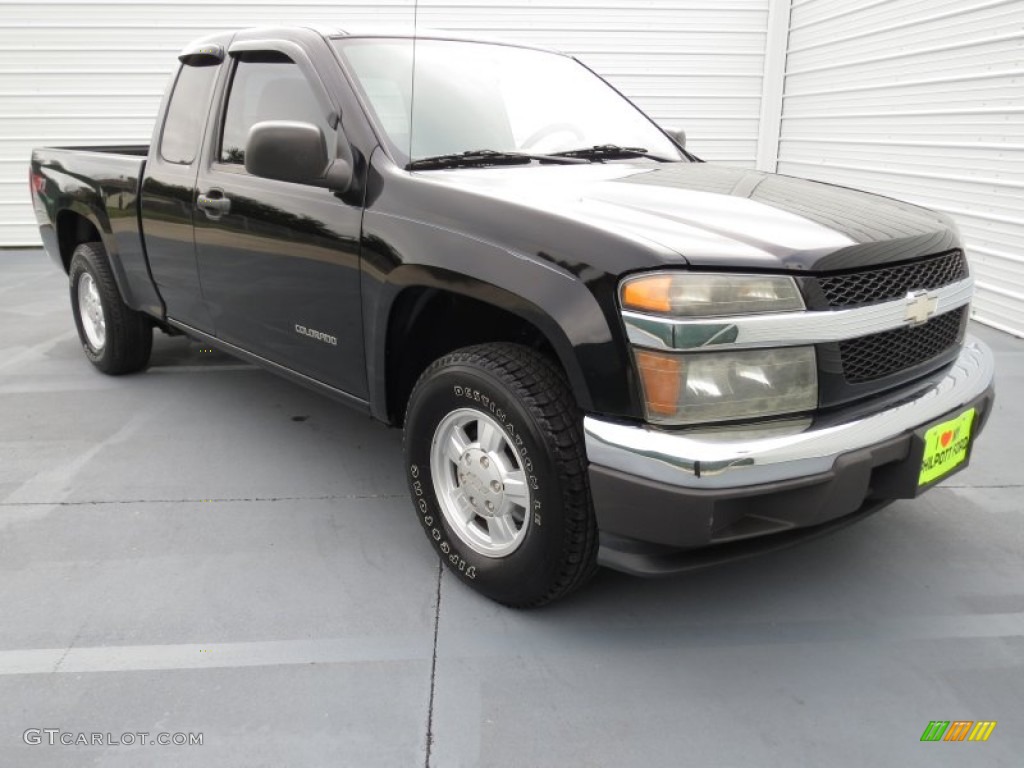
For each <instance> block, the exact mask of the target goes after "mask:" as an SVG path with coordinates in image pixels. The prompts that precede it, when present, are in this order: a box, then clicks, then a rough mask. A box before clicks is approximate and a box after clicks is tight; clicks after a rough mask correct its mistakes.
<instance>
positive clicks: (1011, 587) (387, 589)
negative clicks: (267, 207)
mask: <svg viewBox="0 0 1024 768" xmlns="http://www.w3.org/2000/svg"><path fill="white" fill-rule="evenodd" d="M974 332H976V333H978V334H979V335H980V336H982V337H983V338H985V339H986V340H987V341H988V342H989V343H990V344H992V345H993V346H994V347H995V349H996V350H997V353H998V356H999V369H998V371H999V372H998V376H999V387H1000V397H999V399H998V401H997V405H996V410H995V413H994V416H993V418H992V419H991V421H990V423H989V427H988V430H987V432H986V434H985V435H984V437H983V439H982V440H981V441H980V442H979V443H978V446H977V449H976V450H975V453H974V460H973V465H972V466H971V467H970V468H969V469H968V470H967V471H965V472H963V473H961V474H959V475H957V476H956V477H955V478H953V479H951V481H950V482H948V483H947V484H946V485H945V486H943V487H941V488H939V489H937V490H935V491H932V492H931V493H929V494H927V495H926V496H925V497H923V498H921V499H919V500H917V501H915V502H913V503H898V504H896V505H894V506H892V507H890V508H889V509H887V510H886V511H884V512H882V513H880V514H878V515H876V516H874V517H873V518H870V519H868V520H867V521H865V522H863V523H860V524H858V525H856V526H853V527H852V528H849V529H846V530H844V531H842V532H840V533H838V534H836V535H834V536H832V537H828V538H826V539H823V540H819V541H816V542H812V543H809V544H807V545H805V546H802V547H799V548H795V549H791V550H788V551H785V552H779V553H776V554H771V555H766V556H763V557H760V558H757V559H753V560H748V561H745V562H741V563H738V564H734V565H729V566H722V567H718V568H715V569H712V570H706V571H703V572H698V573H693V574H689V575H684V576H682V577H679V578H673V579H668V580H661V581H644V580H637V579H632V578H629V577H625V576H622V575H618V574H615V573H611V572H603V573H602V574H601V575H600V576H599V577H598V578H597V579H596V581H595V583H593V584H592V585H591V586H590V587H589V588H588V589H586V590H585V591H584V592H582V593H580V594H578V595H576V596H574V597H573V598H571V599H569V600H567V601H565V602H562V603H560V604H557V605H555V606H551V607H549V608H547V609H544V610H539V611H533V612H516V611H511V610H507V609H504V608H501V607H499V606H496V605H494V604H492V603H490V602H488V601H486V600H484V599H483V598H480V597H477V596H476V595H475V594H474V593H472V592H470V591H469V590H467V589H466V588H464V587H463V586H462V585H461V584H459V583H458V582H457V581H455V579H453V578H452V577H450V576H449V575H448V574H447V573H444V572H443V571H441V570H439V566H438V562H437V559H436V558H435V557H434V556H433V554H432V550H431V548H430V547H429V546H428V544H427V542H426V541H425V539H424V537H423V533H422V532H421V529H420V526H419V525H418V524H417V522H416V520H415V518H414V516H413V513H412V510H411V507H410V503H409V501H408V500H407V498H406V490H405V485H404V479H403V475H402V471H401V459H400V435H399V434H398V433H397V432H395V431H390V430H387V429H385V428H383V427H381V426H379V425H375V424H373V423H371V422H369V421H368V420H366V419H365V418H364V417H361V416H359V415H357V414H355V413H354V412H350V411H348V410H347V409H345V408H344V407H343V406H340V405H337V404H335V403H333V402H331V401H329V400H326V399H324V398H322V397H320V396H317V395H315V394H312V393H310V392H307V391H306V390H304V389H302V388H299V387H297V386H294V385H292V384H289V383H287V382H285V381H284V380H281V379H278V378H276V377H274V376H273V375H271V374H269V373H265V372H263V371H261V370H258V369H256V368H253V367H250V366H248V365H244V364H241V363H237V362H235V361H233V360H231V359H229V358H226V357H223V356H221V355H219V354H215V353H214V354H211V353H203V352H201V351H200V348H199V346H198V345H196V344H193V343H190V342H188V341H186V340H183V339H168V338H166V337H163V336H162V335H158V336H157V340H156V348H155V353H154V356H153V365H152V367H151V368H150V369H149V371H147V372H146V373H145V374H142V375H137V376H130V377H123V378H108V377H105V376H102V375H101V374H99V373H96V372H95V371H94V370H93V369H92V368H91V366H90V365H89V364H88V363H87V362H86V360H85V357H84V356H83V355H82V353H81V349H80V347H79V344H78V341H77V338H76V336H75V332H74V327H73V324H72V321H71V316H70V312H69V309H68V299H67V291H66V288H65V278H64V276H63V275H62V274H61V273H60V272H59V270H57V269H56V268H55V267H54V266H53V265H52V263H51V262H50V261H49V260H48V258H46V257H45V256H44V255H43V254H42V253H41V252H38V251H26V252H11V251H7V252H0V723H3V727H2V729H0V766H19V767H20V766H36V765H58V766H87V765H102V766H133V767H134V766H139V765H147V766H149V765H153V766H165V765H182V766H203V765H217V766H239V767H241V768H255V767H256V766H274V767H275V768H278V767H279V766H328V765H329V766H359V767H362V766H378V765H381V766H416V765H424V763H425V761H426V760H427V750H428V748H429V750H430V751H429V763H430V765H435V766H442V767H445V766H476V765H488V766H577V765H586V766H605V765H606V766H663V765H664V766H669V765H671V766H677V765H694V766H765V765H786V766H804V765H806V766H815V767H817V766H830V767H831V766H846V765H849V766H858V768H860V767H861V766H867V765H872V766H874V765H878V766H901V767H902V766H944V765H950V766H954V765H955V766H965V765H971V766H997V765H1005V766H1020V765H1021V755H1024V557H1022V555H1024V518H1022V514H1021V512H1022V506H1024V505H1022V502H1021V496H1022V492H1024V477H1022V474H1021V471H1020V468H1019V467H1020V447H1021V440H1020V434H1019V433H1020V429H1021V426H1022V425H1024V419H1022V415H1024V402H1022V399H1021V397H1020V396H1019V393H1020V392H1021V391H1022V386H1024V343H1022V342H1021V341H1019V340H1016V339H1013V338H1011V337H1009V336H1007V335H1004V334H1000V333H997V332H994V331H991V330H989V329H986V328H982V327H977V328H974ZM930 720H996V721H998V723H999V724H998V726H997V727H996V729H995V731H994V732H993V734H992V736H991V738H990V740H989V741H988V742H987V743H983V744H979V743H921V742H920V741H919V739H920V737H921V734H922V732H923V731H924V729H925V726H926V725H927V724H928V722H929V721H930ZM29 728H38V729H44V728H51V729H52V728H59V729H61V730H62V731H64V732H68V733H71V734H77V733H79V732H85V733H92V732H98V733H102V734H106V733H107V732H109V733H110V734H111V735H112V736H113V737H114V738H115V739H116V738H119V737H120V735H121V734H122V733H124V732H139V731H146V732H150V734H152V735H153V736H155V734H156V733H158V732H168V733H174V732H202V734H203V744H202V746H148V745H147V746H59V745H55V746H48V745H46V744H45V743H44V744H42V745H26V744H25V743H24V742H23V733H24V731H25V730H26V729H29ZM42 738H44V739H45V738H46V736H45V735H43V737H42ZM104 738H105V736H104ZM151 738H152V736H151ZM428 745H429V747H428Z"/></svg>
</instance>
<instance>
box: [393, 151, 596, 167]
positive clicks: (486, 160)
mask: <svg viewBox="0 0 1024 768" xmlns="http://www.w3.org/2000/svg"><path fill="white" fill-rule="evenodd" d="M534 160H536V161H538V162H541V163H563V164H568V163H578V162H585V161H581V160H578V159H576V158H573V157H570V156H568V155H566V156H565V157H561V156H556V155H531V154H529V153H528V152H499V151H497V150H494V149H471V150H467V151H466V152H457V153H455V154H451V155H434V156H433V157H421V158H418V159H416V160H413V161H412V162H410V163H409V164H408V165H407V166H405V168H406V170H409V171H433V170H440V169H442V168H481V167H486V166H489V165H529V164H530V163H532V162H533V161H534Z"/></svg>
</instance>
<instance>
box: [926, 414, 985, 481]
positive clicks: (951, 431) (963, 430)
mask: <svg viewBox="0 0 1024 768" xmlns="http://www.w3.org/2000/svg"><path fill="white" fill-rule="evenodd" d="M973 424H974V409H973V408H971V409H969V410H967V411H964V412H963V413H961V414H960V415H959V416H957V417H956V418H955V419H950V420H949V421H944V422H942V423H941V424H936V425H935V426H934V427H931V428H930V429H929V430H928V431H927V432H925V433H924V457H923V458H922V459H921V474H920V476H919V477H918V478H917V484H918V485H925V484H926V483H930V482H932V481H933V480H938V479H939V478H940V477H943V476H944V475H948V474H949V473H950V472H952V471H953V470H954V469H956V468H957V467H958V466H960V465H961V464H963V463H964V460H965V459H966V458H967V446H968V445H969V444H970V441H971V426H972V425H973Z"/></svg>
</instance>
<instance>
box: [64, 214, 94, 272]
mask: <svg viewBox="0 0 1024 768" xmlns="http://www.w3.org/2000/svg"><path fill="white" fill-rule="evenodd" d="M99 241H100V233H99V231H97V229H96V227H94V226H93V224H92V222H91V221H89V220H88V219H87V218H85V217H84V216H82V215H81V214H79V213H75V212H74V211H61V212H60V213H58V214H57V245H58V247H59V248H60V260H61V262H62V263H63V264H64V271H65V272H67V271H68V270H69V269H70V268H71V254H72V253H74V252H75V248H77V247H78V246H79V245H81V244H82V243H92V242H99Z"/></svg>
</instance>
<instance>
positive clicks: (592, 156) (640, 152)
mask: <svg viewBox="0 0 1024 768" xmlns="http://www.w3.org/2000/svg"><path fill="white" fill-rule="evenodd" d="M549 157H581V158H584V159H586V160H592V161H593V160H620V159H623V158H627V157H646V158H649V159H651V160H657V161H659V162H662V163H668V162H671V161H670V160H669V159H668V158H665V157H659V156H658V155H652V154H651V153H650V152H648V151H647V149H646V148H644V147H620V146H619V145H618V144H595V145H594V146H592V147H581V148H580V149H567V150H565V151H564V152H552V153H551V155H549Z"/></svg>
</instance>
